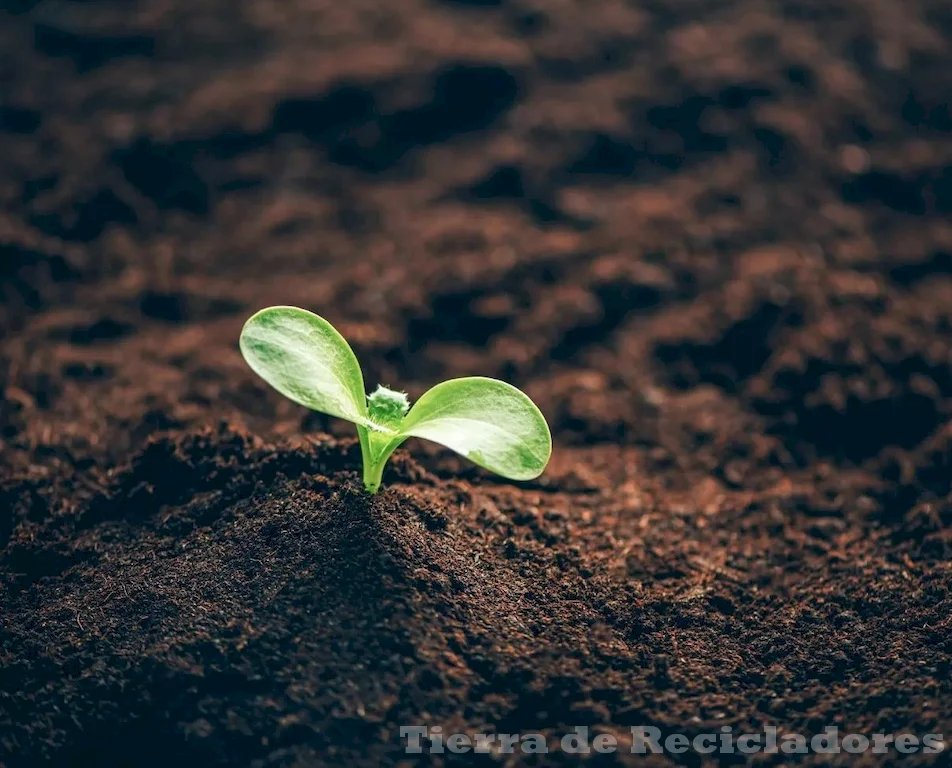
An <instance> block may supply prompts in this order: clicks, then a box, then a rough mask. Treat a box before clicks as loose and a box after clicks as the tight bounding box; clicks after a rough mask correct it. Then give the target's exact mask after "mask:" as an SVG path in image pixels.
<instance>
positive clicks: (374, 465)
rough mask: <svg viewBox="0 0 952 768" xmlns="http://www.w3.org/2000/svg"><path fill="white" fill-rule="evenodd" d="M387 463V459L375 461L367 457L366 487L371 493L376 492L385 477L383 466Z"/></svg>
mask: <svg viewBox="0 0 952 768" xmlns="http://www.w3.org/2000/svg"><path fill="white" fill-rule="evenodd" d="M386 465H387V461H386V459H384V460H383V461H380V462H374V461H372V460H370V458H369V457H366V458H365V460H364V487H365V488H366V489H367V491H368V492H370V493H376V492H377V490H378V489H379V488H380V482H381V480H382V479H383V468H384V467H385V466H386Z"/></svg>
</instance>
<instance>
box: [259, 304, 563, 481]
mask: <svg viewBox="0 0 952 768" xmlns="http://www.w3.org/2000/svg"><path fill="white" fill-rule="evenodd" d="M240 347H241V353H242V354H243V355H244V357H245V360H247V361H248V365H250V366H251V369H252V370H253V371H254V372H255V373H257V374H258V375H259V376H260V377H261V378H262V379H264V380H265V381H266V382H268V383H269V384H270V385H271V386H272V387H274V388H275V389H276V390H278V392H280V393H281V394H282V395H284V396H285V397H287V398H290V399H291V400H293V401H294V402H296V403H299V404H300V405H303V406H306V407H307V408H310V409H312V410H315V411H320V412H321V413H326V414H329V415H330V416H336V417H338V418H340V419H346V420H347V421H350V422H352V423H353V424H356V425H357V435H358V437H359V438H360V452H361V456H362V458H363V465H364V485H365V486H366V488H367V490H368V491H370V492H371V493H376V492H377V489H378V488H379V487H380V481H381V478H382V476H383V468H384V466H385V465H386V463H387V460H388V459H389V458H390V456H391V454H393V452H394V450H395V449H396V448H397V446H399V445H400V444H401V443H403V441H404V440H406V439H407V438H409V437H423V438H426V439H427V440H432V441H433V442H434V443H439V444H440V445H443V446H446V447H447V448H450V449H452V450H454V451H456V452H457V453H459V454H461V455H463V456H465V457H466V458H468V459H469V460H470V461H472V462H474V463H475V464H478V465H479V466H481V467H484V468H485V469H488V470H490V471H491V472H495V473H496V474H497V475H502V476H503V477H506V478H509V479H510V480H531V479H532V478H534V477H538V476H539V475H541V474H542V471H543V470H544V469H545V465H546V464H547V463H548V462H549V455H550V454H551V453H552V437H551V435H550V434H549V427H548V425H547V424H546V423H545V418H544V417H543V416H542V413H541V412H540V411H539V409H538V408H537V407H536V405H535V403H533V402H532V400H530V399H529V397H528V396H527V395H525V394H523V393H522V392H520V391H519V390H518V389H516V388H515V387H514V386H512V385H511V384H507V383H506V382H504V381H499V380H498V379H489V378H485V377H482V376H471V377H467V378H463V379H450V380H449V381H444V382H443V383H442V384H437V385H436V386H435V387H433V388H432V389H430V390H429V391H428V392H426V393H425V394H424V395H423V396H422V397H421V398H420V399H419V400H417V402H416V404H415V405H414V406H413V407H412V408H411V407H410V401H409V400H408V399H407V396H406V394H404V393H403V392H395V391H394V390H392V389H388V388H387V387H384V386H378V387H377V389H376V390H374V392H373V393H372V394H371V395H369V396H368V395H366V394H365V390H364V377H363V374H362V373H361V371H360V364H359V363H358V362H357V357H356V356H355V355H354V352H353V350H352V349H351V348H350V345H349V344H348V343H347V341H346V340H345V339H344V337H343V336H341V335H340V334H339V333H338V332H337V330H336V329H335V328H334V326H332V325H331V324H330V323H329V322H327V320H325V319H324V318H323V317H319V316H318V315H315V314H314V313H313V312H308V311H307V310H305V309H299V308H298V307H268V308H267V309H262V310H261V311H260V312H257V313H256V314H255V315H253V316H252V317H251V318H250V319H249V320H248V322H247V323H245V327H244V328H243V329H242V331H241V340H240Z"/></svg>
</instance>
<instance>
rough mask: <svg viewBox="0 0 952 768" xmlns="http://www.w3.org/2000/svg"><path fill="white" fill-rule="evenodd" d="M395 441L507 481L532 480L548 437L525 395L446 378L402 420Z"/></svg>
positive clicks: (493, 384) (480, 381) (478, 380)
mask: <svg viewBox="0 0 952 768" xmlns="http://www.w3.org/2000/svg"><path fill="white" fill-rule="evenodd" d="M400 435H401V436H413V437H422V438H425V439H427V440H432V441H433V442H434V443H439V444H440V445H444V446H446V447H447V448H451V449H452V450H454V451H456V452H457V453H459V454H462V455H463V456H465V457H466V458H468V459H469V460H470V461H472V462H474V463H476V464H479V466H481V467H484V468H486V469H488V470H491V471H492V472H495V473H496V474H498V475H502V476H503V477H507V478H509V479H510V480H531V479H532V478H534V477H538V476H539V475H541V474H542V471H543V470H544V469H545V465H546V464H548V462H549V455H550V454H551V453H552V436H551V435H550V434H549V427H548V425H547V424H546V422H545V418H544V417H543V416H542V413H541V412H540V411H539V409H538V408H537V407H536V405H535V403H533V402H532V400H530V399H529V397H528V396H527V395H525V394H524V393H522V392H520V391H519V390H518V389H516V388H515V387H514V386H512V385H511V384H507V383H506V382H504V381H499V380H498V379H490V378H485V377H482V376H471V377H468V378H464V379H450V380H449V381H444V382H443V383H442V384H437V385H436V386H435V387H433V388H432V389H430V390H429V391H427V392H426V393H425V394H424V395H423V397H421V398H420V399H419V400H418V401H417V402H416V404H415V405H414V406H413V407H412V408H411V409H410V412H409V413H408V414H407V415H406V418H405V419H404V421H403V424H402V425H401V426H400Z"/></svg>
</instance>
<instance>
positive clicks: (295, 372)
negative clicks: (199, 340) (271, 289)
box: [239, 307, 392, 433]
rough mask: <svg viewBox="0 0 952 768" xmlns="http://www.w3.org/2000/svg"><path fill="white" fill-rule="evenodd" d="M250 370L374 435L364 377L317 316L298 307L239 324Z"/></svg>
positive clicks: (300, 400)
mask: <svg viewBox="0 0 952 768" xmlns="http://www.w3.org/2000/svg"><path fill="white" fill-rule="evenodd" d="M239 347H240V348H241V353H242V355H244V357H245V360H247V361H248V365H249V366H251V369H252V370H253V371H254V372H255V373H257V374H258V375H259V376H260V377H261V378H262V379H264V380H265V381H266V382H268V383H269V384H270V385H271V386H272V387H274V388H275V389H276V390H278V392H280V393H281V394H282V395H284V396H285V397H287V398H289V399H291V400H293V401H294V402H296V403H299V404H300V405H303V406H306V407H307V408H311V409H313V410H315V411H320V412H321V413H326V414H329V415H330V416H337V417H338V418H341V419H346V420H347V421H350V422H353V423H354V424H359V425H362V426H365V427H368V428H370V429H373V430H375V431H384V432H391V433H392V430H389V429H382V428H381V427H379V426H378V425H376V424H374V423H373V422H371V421H370V419H369V418H368V417H367V402H366V394H365V392H364V377H363V375H362V374H361V372H360V364H359V363H358V362H357V358H356V356H355V355H354V352H353V350H352V349H351V348H350V345H349V344H348V343H347V341H346V340H345V339H344V337H343V336H341V335H340V334H339V333H338V332H337V330H336V329H335V328H334V326H332V325H331V324H330V323H329V322H327V321H326V320H325V319H324V318H323V317H320V316H319V315H315V314H314V313H313V312H308V311H307V310H306V309H300V308H299V307H268V308H267V309H262V310H261V311H260V312H257V313H255V314H254V315H252V316H251V318H249V319H248V322H246V323H245V327H244V328H243V329H242V331H241V338H240V340H239Z"/></svg>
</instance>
